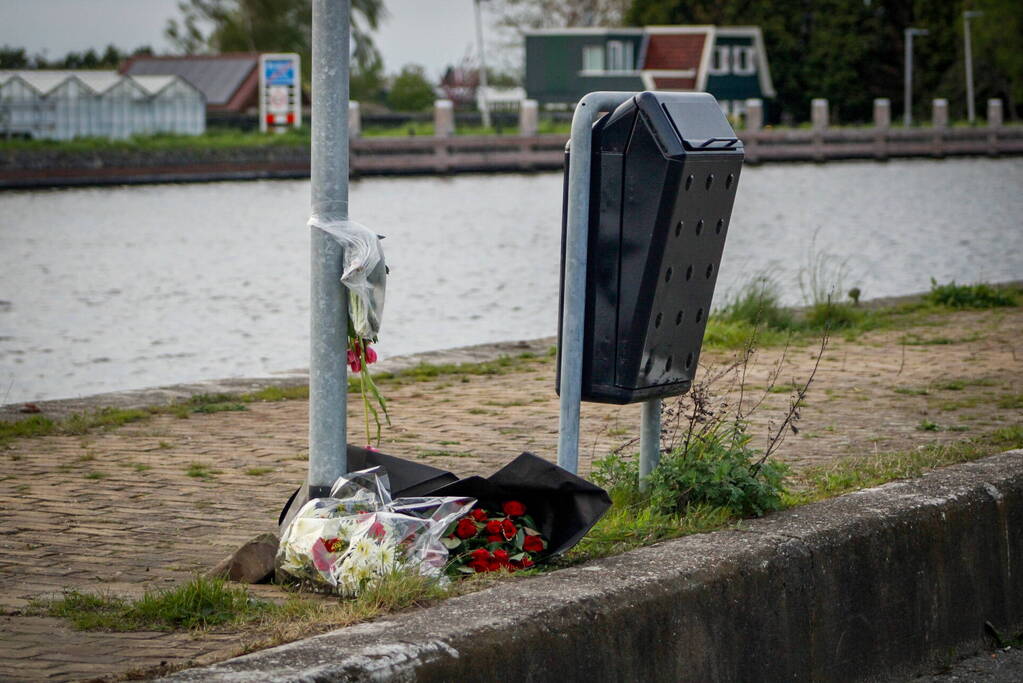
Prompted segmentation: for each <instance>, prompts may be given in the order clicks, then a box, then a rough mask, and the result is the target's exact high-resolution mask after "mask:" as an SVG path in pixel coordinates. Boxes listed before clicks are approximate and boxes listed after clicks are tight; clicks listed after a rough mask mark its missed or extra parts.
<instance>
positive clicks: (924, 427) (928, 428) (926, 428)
mask: <svg viewBox="0 0 1023 683" xmlns="http://www.w3.org/2000/svg"><path fill="white" fill-rule="evenodd" d="M916 428H917V429H918V430H919V431H921V432H939V431H941V426H940V425H939V424H938V423H937V422H931V421H930V420H927V419H924V420H920V424H918V425H917V426H916Z"/></svg>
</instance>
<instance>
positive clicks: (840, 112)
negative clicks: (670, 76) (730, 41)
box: [626, 0, 1018, 122]
mask: <svg viewBox="0 0 1023 683" xmlns="http://www.w3.org/2000/svg"><path fill="white" fill-rule="evenodd" d="M999 1H1004V2H1007V3H1012V2H1014V1H1017V2H1018V0H999ZM962 9H963V7H962V5H961V2H960V1H959V0H953V1H948V0H946V1H944V2H931V1H928V0H857V1H856V2H849V1H848V0H813V1H810V0H764V1H760V2H754V1H753V0H685V1H683V0H635V2H634V3H633V5H632V7H631V9H630V10H629V12H628V13H627V15H626V19H627V21H628V22H629V23H632V24H634V25H649V24H715V25H725V26H728V25H755V26H760V27H761V29H762V30H763V32H764V42H765V44H766V48H767V56H768V60H769V62H770V66H771V75H772V77H773V80H774V85H775V89H776V90H777V91H778V102H779V104H780V105H781V107H782V108H783V109H784V110H786V111H787V112H788V113H789V114H790V115H792V116H794V117H795V118H797V119H804V120H805V119H806V118H808V117H809V109H810V100H811V99H812V98H814V97H826V98H828V99H829V100H831V103H832V109H833V110H834V111H835V112H836V115H837V116H838V117H840V119H841V120H842V121H847V122H848V121H869V120H870V118H871V109H872V102H873V99H874V98H876V97H888V98H890V99H891V100H892V102H893V104H894V105H895V106H896V108H897V109H896V110H898V108H901V102H902V82H903V81H902V79H903V50H904V38H903V29H905V28H907V27H910V26H914V27H918V28H925V29H928V30H929V31H930V33H929V35H927V36H926V37H924V38H921V39H919V40H917V41H916V42H915V43H914V62H915V64H914V71H915V77H914V86H915V93H916V96H915V97H914V101H915V102H916V103H917V105H918V107H920V108H921V112H920V113H926V112H924V111H923V110H924V109H925V108H928V107H929V106H930V105H929V101H930V99H931V98H933V97H947V98H949V99H950V100H952V104H953V106H955V105H956V102H957V101H958V102H960V103H961V102H962V97H963V96H962V94H961V93H962V87H961V86H960V85H959V83H962V79H961V78H960V79H959V80H958V81H956V80H955V79H952V78H950V77H947V74H949V73H950V71H954V70H955V69H956V68H959V67H957V62H961V61H962V51H961V47H960V46H961V38H959V37H957V36H958V34H957V31H958V30H959V28H958V27H959V26H960V25H961V18H960V17H961V12H962ZM928 116H929V114H928Z"/></svg>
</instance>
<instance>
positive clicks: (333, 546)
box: [323, 538, 344, 553]
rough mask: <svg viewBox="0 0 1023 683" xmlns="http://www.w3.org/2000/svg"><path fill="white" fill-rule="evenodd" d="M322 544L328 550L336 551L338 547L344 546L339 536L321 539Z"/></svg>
mask: <svg viewBox="0 0 1023 683" xmlns="http://www.w3.org/2000/svg"><path fill="white" fill-rule="evenodd" d="M323 545H325V546H326V547H327V551H328V552H331V553H336V552H337V550H338V548H340V547H343V546H344V543H343V541H342V540H341V539H340V538H328V539H326V540H324V541H323Z"/></svg>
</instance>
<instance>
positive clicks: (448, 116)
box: [433, 100, 455, 138]
mask: <svg viewBox="0 0 1023 683" xmlns="http://www.w3.org/2000/svg"><path fill="white" fill-rule="evenodd" d="M433 134H434V135H436V136H437V137H439V138H447V137H451V136H452V135H454V134H455V105H454V103H453V102H452V101H451V100H437V101H436V102H434V103H433Z"/></svg>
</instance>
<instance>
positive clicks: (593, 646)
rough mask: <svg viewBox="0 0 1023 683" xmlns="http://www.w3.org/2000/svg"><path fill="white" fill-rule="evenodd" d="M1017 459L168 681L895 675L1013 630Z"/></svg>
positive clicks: (1020, 496) (823, 505)
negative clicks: (989, 629)
mask: <svg viewBox="0 0 1023 683" xmlns="http://www.w3.org/2000/svg"><path fill="white" fill-rule="evenodd" d="M1021 562H1023V450H1017V451H1009V452H1006V453H1003V454H1000V455H995V456H991V457H989V458H985V459H983V460H980V461H977V462H974V463H968V464H964V465H959V466H955V467H949V468H945V469H941V470H937V471H934V472H931V473H929V474H927V475H925V476H923V477H921V478H919V479H915V480H909V481H899V482H893V483H890V484H887V485H884V486H881V487H878V488H874V489H869V490H865V491H860V492H857V493H853V494H849V495H845V496H842V497H839V498H835V499H832V500H828V501H823V502H820V503H815V504H812V505H807V506H803V507H800V508H795V509H792V510H788V511H786V512H782V513H778V514H774V515H771V516H769V517H767V518H765V519H761V520H754V521H750V522H748V523H744V524H743V525H742V528H741V529H740V530H730V531H722V532H717V533H712V534H704V535H699V536H690V537H687V538H682V539H678V540H674V541H669V542H665V543H661V544H658V545H655V546H651V547H648V548H642V549H639V550H635V551H632V552H629V553H625V554H623V555H619V556H617V557H611V558H606V559H603V560H599V561H596V562H592V563H589V564H587V565H585V566H579V567H573V568H569V569H564V570H561V571H557V572H554V573H551V574H549V575H545V576H539V577H535V578H530V579H526V580H522V581H518V582H513V583H505V584H503V585H498V586H495V587H493V588H490V589H487V590H484V591H480V592H478V593H474V594H471V595H466V596H461V597H458V598H453V599H451V600H447V601H445V602H444V603H442V604H439V605H436V606H434V607H431V608H428V609H423V610H416V611H412V612H408V613H405V614H399V615H393V616H391V617H389V618H385V619H382V620H379V621H375V622H371V623H366V624H360V625H357V626H353V627H350V628H346V629H340V630H337V631H333V632H331V633H327V634H323V635H320V636H316V637H313V638H309V639H307V640H302V641H298V642H295V643H290V644H287V645H283V646H280V647H276V648H272V649H268V650H264V651H261V652H256V653H253V654H249V655H246V656H243V657H238V658H235V659H232V660H228V661H226V662H222V663H220V664H216V665H213V666H209V667H204V668H198V669H191V670H187V671H182V672H179V673H177V674H174V675H172V676H169V677H167V678H165V679H163V680H167V681H371V680H372V681H391V680H393V681H412V680H415V681H450V680H472V681H508V680H523V681H559V682H564V681H576V680H579V681H640V680H642V681H701V682H702V681H782V680H797V681H809V680H813V681H850V680H871V681H872V680H901V679H903V678H905V677H907V676H909V675H912V674H913V673H916V672H919V671H921V670H925V669H926V668H927V667H928V666H929V665H930V664H931V663H932V662H933V661H934V660H935V659H937V658H938V657H941V656H946V655H947V654H948V653H949V651H950V650H959V651H960V652H967V651H972V650H975V649H977V648H979V647H981V646H982V644H983V642H984V623H985V622H986V621H990V622H991V623H992V624H994V625H995V626H996V627H997V628H998V629H999V630H1002V631H1004V632H1009V631H1011V630H1012V629H1016V628H1019V627H1020V626H1023V569H1021V567H1023V564H1021Z"/></svg>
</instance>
